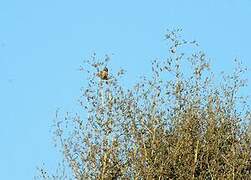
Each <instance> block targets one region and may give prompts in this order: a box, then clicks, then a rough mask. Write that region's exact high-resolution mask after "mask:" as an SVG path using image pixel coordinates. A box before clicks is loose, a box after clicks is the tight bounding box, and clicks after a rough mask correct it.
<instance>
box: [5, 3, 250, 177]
mask: <svg viewBox="0 0 251 180" xmlns="http://www.w3.org/2000/svg"><path fill="white" fill-rule="evenodd" d="M250 19H251V1H250V0H220V1H219V0H210V1H209V0H208V1H201V0H189V1H187V0H183V1H182V0H173V1H168V0H156V1H146V0H144V1H142V0H138V1H133V0H127V1H123V2H122V1H115V0H113V1H111V0H106V1H97V0H92V1H87V0H71V1H70V0H68V1H66V0H43V1H34V0H22V1H18V0H8V1H3V0H1V1H0V23H1V24H0V84H1V86H0V87H1V90H0V92H1V93H0V114H1V117H0V123H1V125H0V142H1V145H0V179H6V180H16V179H19V180H27V179H32V177H33V176H34V175H35V172H36V166H39V165H41V164H42V163H43V162H45V164H46V166H47V167H48V168H51V167H54V166H56V164H57V159H58V155H59V153H58V152H57V149H55V148H54V147H53V143H52V132H51V130H52V128H51V125H52V120H53V118H54V115H55V111H56V109H57V108H58V107H60V108H62V110H63V111H74V110H75V109H76V107H77V99H78V97H79V96H80V88H81V86H82V85H83V84H84V80H85V78H84V77H83V75H82V74H81V73H80V72H79V71H78V70H77V69H78V67H79V65H81V63H82V61H83V59H85V58H89V57H90V56H91V55H92V54H93V53H94V52H96V53H97V55H98V56H100V57H103V56H104V55H105V54H112V53H113V54H114V55H113V56H112V59H113V63H112V67H113V68H117V67H123V68H124V69H126V70H127V73H128V75H127V76H126V78H127V79H126V82H125V83H128V84H130V83H131V82H133V81H134V79H135V77H138V76H139V75H141V74H143V73H144V72H145V71H149V70H150V69H149V67H150V61H151V60H153V59H155V58H158V57H166V56H167V55H168V49H167V46H166V42H165V41H164V40H163V39H164V35H165V32H166V29H167V28H169V29H172V28H177V27H181V28H183V34H184V37H186V38H187V39H191V40H193V39H196V40H197V41H199V42H200V45H201V48H202V49H204V50H205V51H206V53H207V54H208V56H209V57H211V59H212V63H213V68H214V69H216V70H220V69H225V70H227V71H228V70H229V69H230V68H231V67H232V64H233V63H232V62H233V59H234V58H236V57H237V58H239V59H241V60H242V61H243V63H244V64H245V65H246V66H247V67H249V68H251V53H250V52H251V46H250V42H251V35H250V32H251V23H250ZM250 74H251V73H250V71H249V72H248V74H247V76H248V78H249V80H251V75H250ZM249 90H251V89H250V88H249Z"/></svg>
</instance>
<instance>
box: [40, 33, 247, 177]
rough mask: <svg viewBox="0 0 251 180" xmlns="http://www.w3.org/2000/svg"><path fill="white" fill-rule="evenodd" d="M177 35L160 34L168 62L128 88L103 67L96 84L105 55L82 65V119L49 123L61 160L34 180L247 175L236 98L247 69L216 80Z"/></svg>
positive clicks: (242, 115) (243, 115)
mask: <svg viewBox="0 0 251 180" xmlns="http://www.w3.org/2000/svg"><path fill="white" fill-rule="evenodd" d="M180 31H181V30H180V29H177V30H173V31H168V32H167V35H166V39H167V40H168V41H169V44H170V57H168V58H167V59H166V60H159V61H157V60H154V61H153V62H152V75H151V77H146V76H144V77H142V79H141V80H140V81H139V82H138V83H137V84H135V86H134V87H133V88H129V89H128V88H126V87H123V86H121V85H120V78H121V77H122V76H123V74H124V71H123V70H119V71H118V72H117V73H116V74H112V73H111V71H110V70H109V74H108V69H106V70H107V71H106V73H107V74H106V78H100V77H101V75H100V74H101V73H102V72H101V71H102V70H103V69H104V68H107V65H108V63H109V62H110V59H109V58H108V57H106V58H105V59H104V60H99V59H98V58H97V57H96V55H94V56H93V57H92V58H91V59H90V60H87V61H86V62H85V65H84V66H83V69H82V70H83V72H84V73H86V74H87V77H88V78H87V79H88V85H87V86H86V87H85V88H84V89H83V91H82V94H83V96H82V97H81V99H80V101H79V102H80V105H81V107H82V108H83V110H84V111H85V117H84V118H82V117H81V116H80V115H79V114H75V115H71V114H70V113H67V115H66V116H65V118H58V119H57V120H56V121H55V124H54V125H55V132H54V135H55V138H56V142H57V145H59V148H60V149H61V152H62V154H63V159H64V161H63V163H62V164H61V166H60V168H59V170H58V171H57V173H56V174H52V175H51V174H49V173H48V172H47V171H46V170H45V168H40V169H39V175H38V176H37V178H38V179H39V178H41V179H77V180H84V179H114V180H115V179H249V178H250V177H251V146H250V144H251V140H250V134H249V132H248V125H249V124H250V118H251V116H250V115H251V113H250V108H249V106H248V103H247V98H246V97H243V96H240V95H239V90H240V88H242V87H244V86H246V81H245V80H244V79H242V78H241V76H242V74H243V73H244V72H245V71H246V69H245V68H243V67H242V65H241V63H239V62H238V61H236V64H237V65H236V68H235V70H234V72H233V74H231V75H226V74H223V75H222V77H223V78H222V81H220V82H216V80H217V81H218V80H219V79H218V78H217V79H216V78H215V77H214V74H213V72H212V71H211V70H210V63H209V58H208V57H207V56H206V54H205V53H204V52H203V51H200V50H198V49H199V46H198V44H197V42H195V41H186V40H183V39H182V37H181V36H180ZM188 67H189V69H190V70H188ZM85 69H86V70H85Z"/></svg>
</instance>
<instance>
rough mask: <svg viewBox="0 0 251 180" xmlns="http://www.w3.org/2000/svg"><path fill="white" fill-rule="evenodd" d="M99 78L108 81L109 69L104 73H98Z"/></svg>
mask: <svg viewBox="0 0 251 180" xmlns="http://www.w3.org/2000/svg"><path fill="white" fill-rule="evenodd" d="M98 77H100V78H101V79H102V80H108V68H107V67H105V68H104V69H103V70H102V71H100V72H99V73H98Z"/></svg>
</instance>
